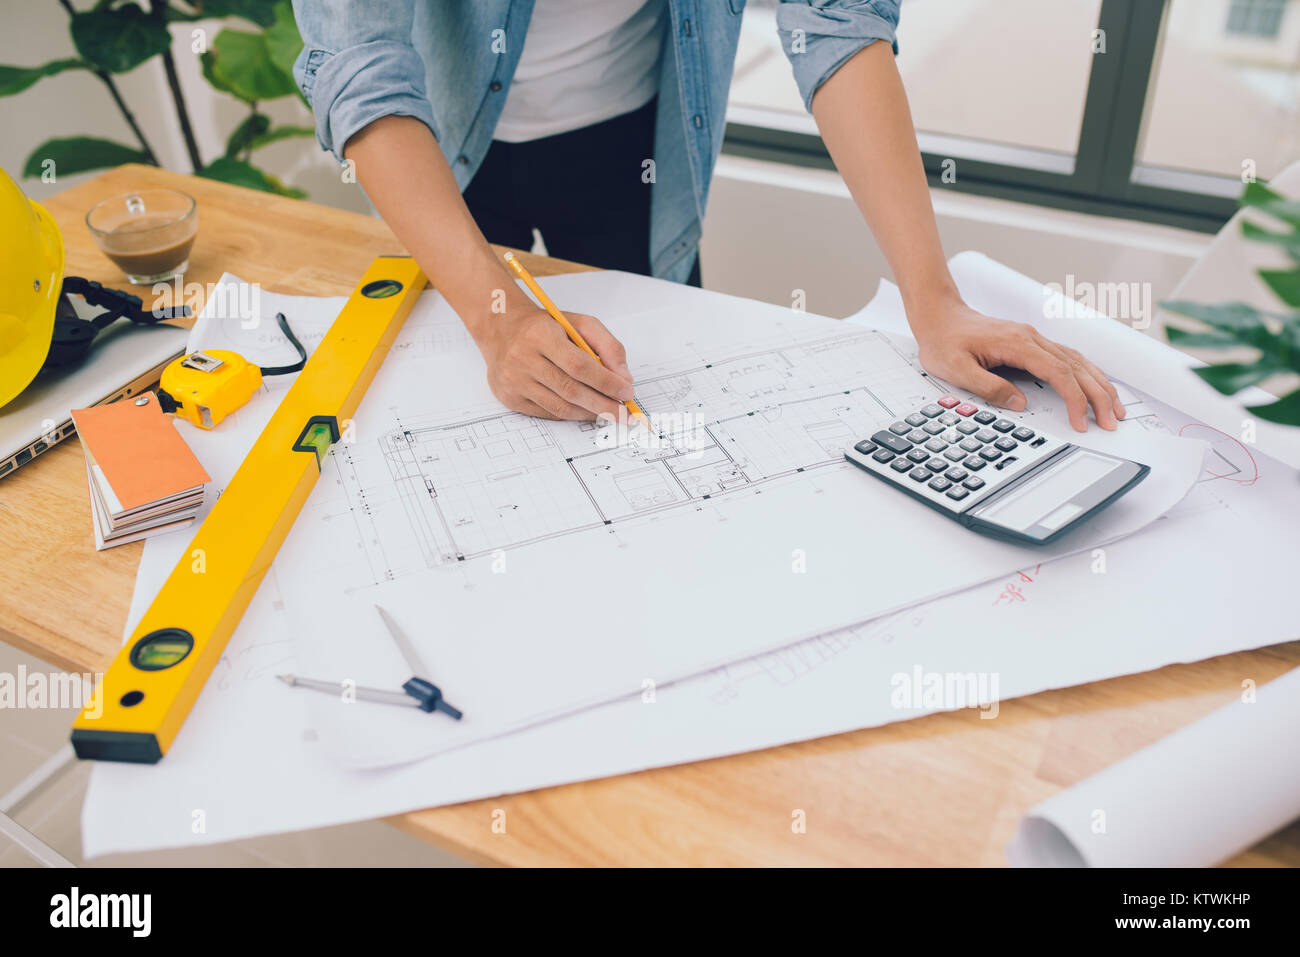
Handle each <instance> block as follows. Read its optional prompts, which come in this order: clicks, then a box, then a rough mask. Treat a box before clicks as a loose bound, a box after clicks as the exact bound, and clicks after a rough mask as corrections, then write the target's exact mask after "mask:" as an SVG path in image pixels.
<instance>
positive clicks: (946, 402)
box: [935, 395, 961, 409]
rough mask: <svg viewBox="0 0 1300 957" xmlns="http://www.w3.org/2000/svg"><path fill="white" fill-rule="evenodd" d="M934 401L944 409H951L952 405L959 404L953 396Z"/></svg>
mask: <svg viewBox="0 0 1300 957" xmlns="http://www.w3.org/2000/svg"><path fill="white" fill-rule="evenodd" d="M935 401H936V402H938V403H939V404H940V405H941V406H943V407H944V408H945V409H951V408H952V407H953V406H954V405H956V404H957V403H958V402H960V401H961V399H959V398H957V397H956V396H955V395H945V396H944V397H943V398H942V399H936V400H935Z"/></svg>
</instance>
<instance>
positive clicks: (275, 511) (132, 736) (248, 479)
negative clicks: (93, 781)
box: [72, 257, 426, 764]
mask: <svg viewBox="0 0 1300 957" xmlns="http://www.w3.org/2000/svg"><path fill="white" fill-rule="evenodd" d="M425 282H426V280H425V277H424V274H423V273H422V272H420V269H419V267H418V266H417V265H416V264H415V261H414V260H412V259H408V258H404V257H384V258H380V259H376V260H375V261H374V262H373V263H371V265H370V268H369V269H368V270H367V271H366V274H365V275H364V276H363V277H362V278H361V282H360V283H359V284H358V285H357V288H356V289H355V290H354V291H353V293H352V296H351V297H350V298H349V299H348V301H347V303H346V304H345V305H344V306H343V310H342V312H340V313H339V315H338V318H337V319H335V320H334V322H333V324H332V325H331V326H330V328H329V332H327V333H326V335H325V338H324V339H323V340H322V341H321V343H320V345H319V346H317V347H316V351H315V352H314V353H313V354H312V356H311V359H310V360H308V362H307V365H306V367H305V368H304V369H303V370H302V372H300V373H299V374H298V378H297V380H296V381H295V382H294V383H293V385H292V386H291V387H290V388H289V391H288V392H287V393H286V395H285V397H284V399H283V400H282V401H281V402H280V406H279V408H278V409H276V411H275V414H274V415H272V416H271V421H270V422H268V423H267V426H266V428H265V429H264V430H263V431H262V434H261V435H260V436H259V437H258V439H257V442H256V443H255V444H254V445H253V448H252V450H251V451H250V452H249V453H248V455H247V457H246V458H245V459H244V461H243V463H242V464H241V465H240V466H239V470H238V471H237V472H236V473H235V476H234V478H233V479H231V481H230V484H229V485H228V486H226V488H225V490H224V491H223V492H222V493H221V497H220V498H218V499H217V501H216V504H214V505H213V506H212V511H211V512H209V513H208V517H207V518H206V519H205V520H204V522H203V524H202V525H200V526H199V530H198V531H197V532H196V533H195V535H194V539H193V541H191V542H190V546H189V548H188V549H186V552H185V554H184V555H183V556H182V557H181V560H180V561H179V562H178V563H177V564H176V567H175V568H174V569H173V570H172V572H171V574H170V575H169V576H168V577H167V581H166V582H165V583H164V584H163V587H162V590H161V591H160V592H159V593H158V596H157V597H156V598H155V599H154V601H153V604H152V605H150V606H149V609H148V611H146V612H145V613H144V617H143V618H141V619H140V623H139V624H138V625H137V626H136V628H135V631H134V632H133V633H132V634H131V638H130V640H129V641H127V643H126V644H125V645H124V646H123V648H122V650H121V652H120V653H119V654H118V656H117V658H115V659H114V660H113V663H112V665H110V666H109V669H108V671H107V672H105V674H104V680H103V681H102V682H100V685H99V687H98V688H97V689H96V690H95V694H94V696H93V697H92V698H91V700H90V702H89V703H88V704H87V705H86V708H85V710H83V711H82V713H81V715H80V716H79V717H78V718H77V720H76V721H75V722H74V723H73V725H72V747H73V749H74V750H75V751H76V753H77V757H79V758H90V759H95V760H100V761H131V762H137V763H142V764H153V763H155V762H157V761H158V760H159V759H160V758H161V757H162V756H163V755H164V754H165V753H166V752H167V749H168V748H169V747H170V746H171V743H172V741H173V740H174V739H175V737H176V734H177V732H178V731H180V728H181V725H182V724H183V723H184V721H185V718H186V716H187V715H188V714H189V712H190V708H191V707H193V705H194V702H195V700H196V699H197V698H198V696H199V691H201V690H202V688H203V685H204V682H206V681H207V679H208V675H210V674H211V673H212V669H213V668H214V667H215V666H216V663H217V661H218V660H219V659H220V658H221V653H222V651H224V650H225V647H226V642H227V641H228V640H229V639H230V636H231V634H232V633H233V632H234V630H235V626H236V625H237V624H238V623H239V619H240V618H241V617H242V616H243V614H244V609H245V608H247V607H248V603H249V601H250V600H252V597H253V594H254V593H255V592H256V591H257V587H258V585H259V584H260V583H261V581H262V576H263V575H265V574H266V570H267V568H269V567H270V565H271V560H272V559H273V558H274V557H275V553H276V552H277V551H278V550H279V548H280V544H281V543H282V542H283V541H284V538H285V536H286V535H287V534H288V532H289V529H290V527H291V526H292V525H293V522H294V519H296V518H297V517H298V512H299V511H300V510H301V509H302V506H303V503H304V502H306V500H307V495H308V494H309V493H310V492H311V489H312V487H313V486H314V485H315V484H316V479H317V478H318V477H319V476H320V467H321V461H322V460H323V459H324V456H325V454H326V453H327V452H328V451H329V449H330V446H331V445H333V444H334V443H335V442H337V441H338V439H339V434H340V432H339V430H340V423H341V422H343V421H345V420H347V419H349V418H350V417H351V416H352V414H353V413H354V412H355V411H356V408H357V405H358V404H359V403H360V401H361V397H362V395H364V394H365V391H366V388H367V387H368V386H369V385H370V381H371V380H372V379H373V378H374V375H375V372H376V371H377V370H378V368H379V365H380V363H381V362H383V359H384V356H385V355H386V354H387V353H388V350H389V348H390V347H391V346H392V344H393V339H394V338H396V336H397V331H398V329H400V328H401V325H402V323H403V322H404V321H405V319H406V317H407V315H408V314H409V313H410V311H411V308H412V307H413V306H414V305H415V302H416V299H417V298H418V297H419V294H420V291H421V290H422V289H423V288H424V286H425ZM304 453H306V454H304ZM199 555H201V556H202V557H203V561H202V562H198V561H197V560H196V558H197V557H198V556H199ZM200 569H201V570H200ZM101 702H102V709H101Z"/></svg>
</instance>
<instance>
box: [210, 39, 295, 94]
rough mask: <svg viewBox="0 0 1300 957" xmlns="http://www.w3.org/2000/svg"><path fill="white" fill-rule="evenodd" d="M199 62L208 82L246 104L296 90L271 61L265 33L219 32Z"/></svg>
mask: <svg viewBox="0 0 1300 957" xmlns="http://www.w3.org/2000/svg"><path fill="white" fill-rule="evenodd" d="M202 60H203V75H204V77H206V78H207V79H208V82H210V83H211V84H212V85H213V86H215V87H216V88H217V89H219V90H222V91H224V92H226V93H232V94H234V95H235V96H237V97H239V98H240V99H241V100H243V101H244V102H245V103H255V102H257V101H259V100H273V99H276V98H277V97H281V96H288V95H290V94H292V93H296V92H297V90H298V87H297V85H296V84H295V83H294V82H293V77H292V76H291V75H290V74H288V73H286V72H285V71H284V70H282V69H280V67H278V66H277V65H276V63H275V61H274V60H273V59H272V58H271V48H270V44H269V43H268V41H267V37H266V34H265V33H244V32H242V31H240V30H229V29H227V30H222V31H221V32H220V33H218V34H217V38H216V41H215V42H214V43H213V45H212V49H210V50H208V51H207V52H206V53H204V54H203V57H202Z"/></svg>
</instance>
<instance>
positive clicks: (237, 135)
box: [226, 113, 271, 158]
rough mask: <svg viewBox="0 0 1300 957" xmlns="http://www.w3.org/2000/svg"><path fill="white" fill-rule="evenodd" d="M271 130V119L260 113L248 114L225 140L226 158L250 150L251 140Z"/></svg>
mask: <svg viewBox="0 0 1300 957" xmlns="http://www.w3.org/2000/svg"><path fill="white" fill-rule="evenodd" d="M270 128H271V118H270V117H268V116H264V115H263V114H261V113H250V114H249V115H248V118H247V119H245V120H244V122H242V123H240V124H239V125H238V126H236V127H235V129H234V131H233V132H232V133H231V134H230V138H229V139H227V140H226V156H228V157H231V158H234V157H235V156H238V155H239V152H240V151H241V150H246V149H251V148H252V142H253V140H254V139H255V138H256V137H257V136H259V135H261V134H262V133H265V132H266V131H267V130H268V129H270Z"/></svg>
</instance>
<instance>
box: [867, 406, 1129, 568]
mask: <svg viewBox="0 0 1300 957" xmlns="http://www.w3.org/2000/svg"><path fill="white" fill-rule="evenodd" d="M844 456H845V458H847V459H848V460H849V461H850V462H852V463H853V464H854V465H856V466H858V467H859V468H861V469H863V470H865V471H867V472H870V473H871V474H872V475H874V476H876V478H878V479H881V480H882V481H884V482H888V483H889V484H890V485H892V486H894V487H895V488H897V489H899V490H900V491H903V492H906V493H907V494H908V495H910V496H911V497H912V498H914V499H917V500H919V501H921V502H924V503H925V504H926V505H929V506H930V507H931V508H934V509H937V510H938V511H940V512H942V513H943V514H945V515H947V516H948V517H949V518H952V519H955V520H956V521H958V522H960V523H961V524H962V525H965V526H966V527H967V528H969V529H972V530H973V531H977V532H982V533H983V534H986V535H991V536H993V537H995V538H1001V539H1006V540H1009V541H1014V542H1020V543H1024V544H1032V545H1045V544H1047V543H1048V542H1051V541H1053V540H1055V539H1056V538H1059V537H1060V536H1061V535H1064V534H1065V533H1066V532H1068V531H1069V530H1070V529H1072V528H1074V527H1075V526H1077V525H1079V524H1081V523H1083V522H1085V521H1087V520H1088V519H1089V518H1090V517H1091V516H1093V515H1095V514H1096V513H1097V512H1099V511H1101V509H1103V508H1105V507H1106V506H1107V505H1109V504H1110V503H1111V502H1113V501H1115V500H1116V499H1117V498H1119V497H1120V496H1121V495H1123V494H1124V493H1125V492H1127V491H1129V489H1131V488H1133V487H1134V486H1135V485H1137V484H1138V483H1139V482H1141V481H1142V480H1143V479H1144V478H1146V476H1147V473H1148V472H1150V471H1151V469H1150V467H1149V466H1146V465H1142V464H1140V463H1138V462H1133V461H1130V460H1128V459H1123V458H1119V457H1117V456H1114V455H1108V454H1106V453H1104V452H1096V451H1094V450H1092V449H1085V448H1082V447H1080V446H1077V445H1074V444H1072V443H1070V442H1066V441H1065V440H1063V439H1059V438H1057V437H1055V436H1052V435H1048V434H1046V433H1044V432H1041V431H1037V430H1034V429H1031V428H1029V427H1028V426H1027V425H1023V424H1018V423H1016V422H1013V421H1011V420H1010V419H1007V418H1003V417H1001V416H1000V415H998V414H997V413H995V412H990V411H987V410H985V409H981V408H980V407H979V406H978V405H977V404H976V403H975V402H974V401H973V400H965V401H963V400H962V399H959V398H957V397H956V396H954V395H945V396H943V397H941V398H939V399H936V400H935V401H934V402H932V403H930V404H928V405H925V406H922V407H921V408H919V409H917V410H916V411H915V412H913V413H912V414H911V415H908V416H907V417H906V418H903V419H900V420H899V421H897V422H895V423H894V424H893V425H891V426H889V427H888V428H887V429H881V430H880V431H879V432H877V433H876V434H875V435H873V436H871V437H870V438H866V439H863V440H861V441H860V442H857V443H855V444H854V445H853V446H852V447H851V448H849V449H847V450H846V451H845V453H844Z"/></svg>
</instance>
